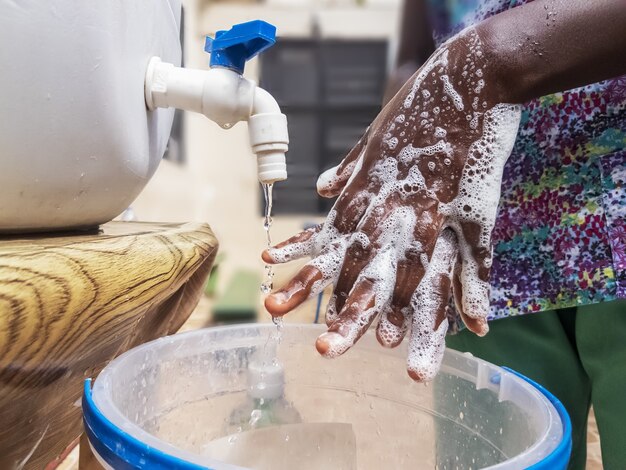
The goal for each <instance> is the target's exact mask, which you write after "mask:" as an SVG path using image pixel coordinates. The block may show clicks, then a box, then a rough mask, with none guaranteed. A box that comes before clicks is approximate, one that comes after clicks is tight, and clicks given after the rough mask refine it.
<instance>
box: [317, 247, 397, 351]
mask: <svg viewBox="0 0 626 470" xmlns="http://www.w3.org/2000/svg"><path fill="white" fill-rule="evenodd" d="M395 264H396V261H395V253H394V252H393V249H392V248H391V247H388V248H387V249H386V250H384V251H382V252H380V253H379V254H378V255H377V256H376V257H375V258H374V260H373V261H372V262H371V263H370V264H369V265H368V266H367V268H366V269H365V270H364V271H363V272H362V274H361V275H360V276H359V279H358V280H357V282H356V283H355V285H354V288H353V289H352V290H351V292H350V295H349V297H348V299H347V301H346V302H345V304H344V306H343V308H342V309H341V312H340V313H339V315H338V318H337V320H336V321H335V322H334V323H333V324H332V325H330V327H329V328H328V332H327V333H324V334H322V335H320V337H319V338H318V339H317V342H316V347H317V350H318V351H319V353H320V354H322V355H323V356H326V357H335V356H338V355H341V354H343V353H344V352H346V351H347V350H348V349H349V348H350V347H352V346H353V345H354V343H356V342H357V341H358V340H359V338H360V337H361V336H363V334H365V332H366V331H367V329H368V328H369V326H370V325H371V324H372V321H373V320H374V319H375V318H376V316H377V315H378V314H379V313H380V312H381V311H382V309H383V308H384V306H385V305H386V303H387V302H388V300H389V299H390V298H391V294H392V289H393V285H394V273H395V270H396V266H395Z"/></svg>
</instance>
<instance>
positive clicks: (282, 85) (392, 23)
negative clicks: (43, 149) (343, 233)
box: [126, 0, 401, 328]
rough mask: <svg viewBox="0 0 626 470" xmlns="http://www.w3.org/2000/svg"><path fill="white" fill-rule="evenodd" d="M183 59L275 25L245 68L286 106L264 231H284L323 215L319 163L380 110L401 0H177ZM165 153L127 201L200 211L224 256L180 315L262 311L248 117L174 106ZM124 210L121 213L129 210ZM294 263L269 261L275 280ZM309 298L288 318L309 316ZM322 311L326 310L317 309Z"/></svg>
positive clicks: (145, 209)
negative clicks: (269, 40) (233, 121)
mask: <svg viewBox="0 0 626 470" xmlns="http://www.w3.org/2000/svg"><path fill="white" fill-rule="evenodd" d="M183 4H184V20H183V32H182V38H181V39H182V43H183V49H184V62H185V65H186V66H187V67H193V68H202V69H204V68H208V61H209V56H208V54H206V53H205V52H204V50H203V48H204V38H205V36H207V35H210V36H214V35H215V32H216V31H217V30H220V29H229V28H230V27H231V26H232V25H233V24H236V23H242V22H244V21H249V20H254V19H262V20H265V21H268V22H270V23H272V24H274V25H275V26H276V27H277V30H278V32H277V34H278V36H279V39H278V42H277V43H276V45H275V46H274V47H273V48H271V49H269V50H268V51H266V52H265V53H263V54H262V55H261V57H260V58H256V59H254V60H253V61H251V62H250V63H249V64H248V65H247V67H246V72H245V76H246V77H247V78H249V79H252V80H255V81H257V82H259V83H260V85H261V86H262V87H264V88H266V89H267V90H268V91H270V93H272V94H273V95H274V96H275V97H276V99H277V100H278V102H279V104H280V105H281V107H282V109H283V112H284V113H285V114H287V117H288V120H289V131H290V140H291V143H290V150H289V153H288V154H287V161H288V172H289V179H288V180H287V181H285V182H281V183H278V184H277V185H276V187H275V192H274V214H275V216H274V225H273V226H272V232H271V234H272V238H273V240H274V241H275V242H278V241H281V240H283V239H285V238H287V237H289V236H290V235H292V234H294V233H296V232H298V231H300V230H302V228H303V227H306V226H308V225H310V224H314V223H318V222H320V221H322V220H323V214H325V213H326V212H327V211H328V209H329V208H330V206H331V205H332V203H333V201H328V200H324V199H322V198H319V197H318V196H317V193H316V191H315V182H316V179H317V176H318V175H319V173H320V172H321V171H323V170H325V169H327V168H330V167H331V166H334V165H336V164H337V163H338V162H339V161H340V160H341V158H343V156H344V155H345V154H346V153H347V151H348V150H350V148H351V147H352V146H353V145H354V144H355V143H356V141H357V140H358V138H359V137H360V136H361V134H362V133H363V132H364V131H365V129H366V127H367V126H368V125H369V123H370V122H371V121H372V120H373V119H374V117H376V115H377V114H378V111H379V110H380V104H381V101H382V96H383V90H384V85H385V77H386V74H387V72H388V70H389V69H390V67H391V62H392V58H393V57H394V47H395V45H394V42H395V37H396V31H397V28H398V26H397V25H398V22H399V19H400V18H399V15H400V6H401V0H256V1H255V0H230V1H229V0H221V1H220V0H184V1H183ZM179 113H180V114H179V115H177V118H176V122H175V124H174V129H173V132H172V137H171V139H170V144H169V148H168V152H167V154H166V157H165V161H164V162H163V163H162V164H161V165H160V167H159V169H158V171H157V173H156V175H155V176H154V177H153V179H152V180H151V181H150V183H149V184H148V186H147V187H146V189H145V190H144V191H143V193H142V194H141V195H140V196H139V197H138V199H137V200H136V201H135V202H134V203H133V205H132V213H133V216H134V217H135V218H136V219H137V220H141V221H150V222H185V221H201V222H208V223H209V224H210V225H211V227H212V229H213V230H214V231H215V233H216V235H217V237H218V239H219V241H220V247H221V249H220V256H219V259H218V263H217V266H216V268H215V269H214V272H213V273H212V276H211V279H210V281H209V283H208V285H207V289H206V295H205V297H204V298H203V299H202V301H201V302H200V305H199V307H198V309H197V312H196V314H195V315H194V316H193V317H192V319H191V321H190V324H189V325H188V327H195V328H197V327H201V326H204V325H205V324H210V323H228V322H235V321H250V320H252V319H254V318H258V319H259V320H260V321H269V315H268V314H267V313H266V312H265V311H264V309H263V308H262V298H261V297H262V296H261V293H260V290H259V284H260V282H261V280H262V277H263V276H264V265H263V263H262V261H261V260H260V253H261V251H262V250H263V248H264V247H265V233H264V230H263V221H262V210H263V195H262V192H261V189H260V186H259V183H258V182H257V179H256V162H255V160H254V158H255V157H254V156H253V154H252V153H251V152H250V147H249V145H248V134H247V128H246V124H245V123H239V124H237V125H236V126H235V127H234V128H233V129H230V130H228V131H225V130H223V129H221V128H219V127H218V126H217V125H216V124H214V123H212V122H211V121H209V120H208V119H206V118H205V117H203V116H201V115H193V114H191V113H189V114H187V113H183V112H179ZM126 216H129V214H126ZM297 269H298V266H297V265H296V263H293V265H290V266H282V267H281V266H279V267H277V268H276V269H275V271H276V277H275V282H274V284H275V286H277V285H281V284H282V283H283V282H285V281H286V280H287V279H288V278H289V276H290V275H291V274H293V273H294V272H295V271H296V270H297ZM316 308H317V302H316V301H315V300H313V301H310V302H309V303H308V304H307V305H305V306H303V307H302V308H300V309H299V311H297V312H293V313H292V314H291V315H290V316H289V318H288V319H286V321H297V322H312V321H314V320H315V313H316ZM320 316H321V320H322V321H323V316H324V315H323V312H322V313H321V315H320Z"/></svg>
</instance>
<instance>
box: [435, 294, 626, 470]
mask: <svg viewBox="0 0 626 470" xmlns="http://www.w3.org/2000/svg"><path fill="white" fill-rule="evenodd" d="M446 342H447V346H448V347H449V348H451V349H456V350H459V351H469V352H471V353H472V354H473V355H475V356H477V357H480V358H482V359H484V360H486V361H488V362H491V363H493V364H497V365H500V366H508V367H510V368H512V369H514V370H516V371H518V372H520V373H522V374H524V375H526V376H527V377H529V378H531V379H533V380H535V381H536V382H538V383H540V384H542V385H543V386H545V387H546V388H547V389H548V390H550V391H551V392H552V393H554V395H556V396H557V397H558V398H559V400H561V402H562V403H563V404H564V405H565V408H566V409H567V411H568V412H569V415H570V417H571V419H572V426H573V434H572V438H573V451H572V459H571V461H570V466H569V468H570V469H574V470H578V469H584V468H585V461H586V457H587V448H586V447H587V446H586V436H587V416H588V414H589V407H590V405H591V404H593V408H594V412H595V415H596V421H597V423H598V430H599V433H600V441H601V446H602V461H603V465H604V468H605V469H606V470H614V469H615V470H624V469H626V301H623V300H618V301H614V302H607V303H602V304H596V305H590V306H585V307H578V308H568V309H562V310H555V311H550V312H542V313H539V314H530V315H523V316H519V317H511V318H506V319H502V320H497V321H494V322H491V323H490V332H489V334H488V335H487V336H485V337H484V338H479V337H477V336H476V335H474V334H473V333H471V332H469V331H462V332H460V333H459V334H457V335H454V336H449V337H448V339H447V341H446Z"/></svg>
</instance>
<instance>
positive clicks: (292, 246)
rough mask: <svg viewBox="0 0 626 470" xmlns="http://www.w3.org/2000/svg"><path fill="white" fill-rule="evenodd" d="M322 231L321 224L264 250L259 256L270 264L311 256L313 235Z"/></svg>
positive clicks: (313, 241)
mask: <svg viewBox="0 0 626 470" xmlns="http://www.w3.org/2000/svg"><path fill="white" fill-rule="evenodd" d="M321 230H322V224H319V225H316V226H315V227H311V228H308V229H306V230H303V231H302V232H300V233H298V234H296V235H294V236H293V237H291V238H289V239H287V240H285V241H284V242H281V243H279V244H278V245H275V246H273V247H272V248H268V249H267V250H264V251H263V253H262V254H261V258H263V261H265V262H266V263H270V264H276V263H286V262H288V261H292V260H295V259H299V258H304V257H305V256H311V254H312V252H313V245H314V243H315V235H317V234H318V233H319V232H320V231H321Z"/></svg>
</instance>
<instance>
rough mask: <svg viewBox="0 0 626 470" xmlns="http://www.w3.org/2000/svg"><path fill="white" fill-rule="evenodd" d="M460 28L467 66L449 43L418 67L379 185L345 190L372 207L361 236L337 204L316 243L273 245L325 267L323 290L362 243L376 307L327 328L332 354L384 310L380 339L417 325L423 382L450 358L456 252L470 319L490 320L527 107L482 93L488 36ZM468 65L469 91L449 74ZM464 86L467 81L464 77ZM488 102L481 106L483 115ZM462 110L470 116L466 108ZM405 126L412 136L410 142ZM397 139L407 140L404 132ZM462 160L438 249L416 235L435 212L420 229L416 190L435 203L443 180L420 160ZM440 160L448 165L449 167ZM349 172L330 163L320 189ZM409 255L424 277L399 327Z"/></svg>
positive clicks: (412, 357)
mask: <svg viewBox="0 0 626 470" xmlns="http://www.w3.org/2000/svg"><path fill="white" fill-rule="evenodd" d="M461 35H464V36H465V39H466V42H467V43H468V44H469V50H470V53H469V54H468V56H467V57H466V58H461V59H460V63H459V59H458V57H457V58H456V59H455V61H456V62H455V63H454V64H452V65H451V66H450V68H449V67H448V65H449V64H448V62H449V59H450V53H449V51H448V49H447V46H446V45H447V44H448V43H446V45H444V46H442V47H441V48H440V49H439V50H438V51H437V52H436V53H435V54H434V55H433V56H432V57H431V59H429V61H428V62H427V63H426V64H425V65H424V66H423V67H422V68H421V69H420V71H419V72H418V73H417V74H416V76H415V79H414V80H413V83H412V84H411V88H410V89H409V91H408V93H407V95H406V97H405V99H404V101H403V109H402V111H401V112H400V113H398V114H397V115H396V116H391V117H390V118H389V119H388V121H387V122H388V124H387V126H386V128H385V129H382V130H379V131H378V132H380V135H381V137H382V145H381V147H380V150H379V152H380V153H379V155H380V159H378V160H375V161H373V162H372V163H371V165H370V167H369V168H368V175H367V181H370V182H371V184H370V185H369V186H368V185H365V186H366V187H365V189H363V188H360V189H359V190H356V189H351V190H350V194H349V196H348V195H347V194H348V193H344V194H343V195H342V196H340V199H341V198H342V197H344V196H345V198H344V199H342V203H343V204H344V207H345V205H346V204H347V207H348V208H349V209H350V210H349V212H350V213H358V214H363V215H362V216H361V219H360V220H359V223H358V224H357V227H356V230H355V231H354V232H353V233H342V232H340V230H339V229H337V227H336V219H337V212H336V206H335V207H333V209H331V211H330V212H329V215H328V218H327V220H326V223H325V224H324V226H323V227H322V228H321V229H320V230H319V232H317V233H316V234H314V235H313V236H312V237H311V239H310V240H307V241H303V242H300V243H296V244H294V245H291V246H288V247H284V248H280V249H273V250H271V255H272V256H273V257H274V259H275V260H277V261H279V262H280V261H281V260H289V259H295V258H296V257H301V256H305V255H310V256H312V257H313V258H314V259H313V260H312V261H311V262H310V265H312V266H314V267H316V268H317V269H319V271H320V272H321V273H322V279H321V280H320V281H318V282H316V284H315V285H314V287H313V289H312V292H311V295H316V294H317V293H318V292H320V291H321V290H322V289H323V288H325V287H326V286H327V285H329V284H331V283H332V284H334V285H335V286H336V284H337V280H338V277H339V275H340V273H341V269H342V265H343V262H344V259H345V256H346V252H347V250H348V248H349V247H351V246H358V247H359V248H360V249H361V250H362V251H363V252H365V253H370V255H371V260H369V262H368V263H367V265H366V266H365V268H364V269H363V271H362V272H361V273H360V274H359V277H358V280H357V282H356V283H355V284H359V283H360V282H365V281H368V282H369V283H371V285H372V288H373V293H374V306H373V307H372V308H369V309H366V310H365V311H363V312H361V313H360V314H359V315H358V318H357V319H356V321H355V322H354V323H353V324H349V323H345V322H342V328H341V334H338V333H329V334H325V335H323V336H324V339H325V340H326V342H327V344H328V346H329V349H328V352H327V355H328V356H331V357H332V356H336V355H339V354H342V353H343V352H345V351H346V350H347V349H348V348H349V347H350V346H351V345H352V344H353V343H354V341H356V340H357V339H358V337H359V335H360V334H361V333H362V331H363V330H364V329H365V328H366V327H367V326H368V325H369V324H370V322H371V321H372V319H373V318H374V317H375V316H376V315H378V314H381V315H380V321H379V325H378V335H379V338H380V339H381V342H383V344H388V345H392V344H396V343H397V342H398V341H400V340H401V339H402V337H403V336H404V334H405V333H406V331H407V330H408V329H409V328H410V329H411V342H410V347H409V358H408V368H409V370H411V371H413V372H415V373H416V374H417V375H418V376H419V377H421V378H423V379H426V380H428V379H430V378H432V377H433V376H434V374H435V373H436V371H437V370H438V368H439V365H440V363H441V358H442V355H443V349H444V347H445V343H444V337H445V334H446V331H447V327H448V323H447V320H444V321H443V322H442V323H441V325H439V326H438V327H437V328H436V329H435V324H436V321H437V313H438V312H439V311H440V310H441V309H442V308H444V306H445V304H447V298H443V297H442V296H447V294H448V293H447V292H443V291H441V289H439V288H437V287H438V286H439V283H440V282H442V280H444V281H445V279H446V278H448V281H449V278H450V277H451V275H452V270H453V266H454V264H455V263H456V260H457V253H460V255H461V258H462V261H463V264H462V267H461V274H460V275H461V281H462V284H463V296H462V309H463V311H464V313H465V314H466V315H468V316H469V317H471V318H484V317H485V316H486V314H487V312H488V306H489V305H488V304H489V285H488V283H487V282H486V281H483V280H481V279H480V277H479V271H480V269H481V268H482V267H483V266H484V267H487V268H488V267H490V266H491V262H492V259H491V256H490V255H484V253H490V237H491V231H492V229H493V226H494V223H495V217H496V212H497V204H498V199H499V194H500V184H501V179H502V171H503V168H504V164H505V162H506V159H507V158H508V155H509V154H510V152H511V150H512V146H513V144H514V141H515V137H516V131H517V126H518V125H519V119H520V107H519V106H515V105H509V104H498V105H495V106H493V107H492V108H488V105H487V103H486V101H485V100H484V99H483V98H484V97H483V96H482V94H481V93H483V91H484V88H485V86H486V83H485V79H484V77H485V67H486V64H484V62H485V61H484V59H482V60H481V61H480V62H481V63H480V64H479V65H480V66H479V67H477V65H476V63H475V62H476V59H477V58H480V57H482V55H483V54H482V46H481V44H480V39H479V37H478V35H477V34H476V32H475V31H474V30H473V29H467V30H465V31H464V32H462V33H461ZM461 66H462V68H463V73H462V77H463V78H462V80H466V83H465V86H464V87H462V88H459V89H464V90H467V91H468V94H467V96H465V95H464V96H461V94H460V93H459V92H458V91H457V89H456V88H455V86H454V85H453V83H452V80H451V78H450V77H451V76H453V75H451V74H450V75H449V74H448V71H449V69H451V68H460V67H461ZM458 83H459V84H460V85H463V82H462V81H460V82H458ZM426 86H427V87H428V90H427V89H426ZM438 94H439V96H441V101H440V102H438V103H437V106H435V103H434V101H433V100H434V96H438ZM464 99H467V100H468V101H467V103H468V105H471V109H468V110H465V103H464V101H463V100H464ZM479 106H480V107H481V108H482V109H481V111H480V112H479V111H478V108H479ZM468 108H469V107H468ZM430 110H432V113H431V112H430ZM462 111H465V113H462V114H461V112H462ZM459 114H460V117H459V118H457V117H456V116H458V115H459ZM442 115H444V116H445V117H446V118H447V117H448V116H449V115H452V117H453V119H457V121H453V122H452V125H454V126H464V127H465V128H466V129H468V130H467V135H468V136H469V137H471V138H472V140H473V143H472V144H471V145H470V147H469V149H468V151H467V157H466V156H465V155H462V156H461V155H458V154H457V155H455V152H456V151H457V150H456V149H455V148H454V147H453V145H452V144H451V143H450V142H448V141H447V140H446V139H447V136H448V131H447V130H446V129H445V128H444V127H443V125H442V124H441V123H436V122H435V120H438V119H440V117H441V116H442ZM444 122H445V119H444ZM409 124H410V126H409ZM436 124H439V125H436ZM418 131H419V134H420V135H422V134H423V135H425V136H430V137H426V138H425V140H426V139H430V141H427V142H425V143H429V144H430V145H423V146H414V145H413V143H415V142H419V140H416V139H415V136H416V135H417V134H418ZM406 132H409V133H412V134H413V138H412V139H411V141H410V142H408V143H407V139H406V138H405V133H406ZM398 136H399V137H400V138H403V139H398ZM432 142H434V143H432ZM453 143H454V144H456V142H453ZM461 157H462V158H464V159H465V160H466V163H465V165H464V167H463V169H462V171H461V177H460V181H459V183H458V184H459V194H458V196H457V197H455V198H454V199H453V200H452V201H451V202H446V203H443V202H439V204H438V206H437V207H438V209H437V210H438V213H439V215H440V216H443V225H442V226H441V228H440V230H441V233H440V236H439V237H438V239H437V242H436V244H435V247H434V250H433V252H432V253H431V254H430V255H429V254H428V253H427V252H425V251H424V247H422V245H421V243H419V241H417V242H416V240H415V239H414V238H415V236H416V235H415V234H416V232H417V231H419V228H420V227H424V226H429V225H430V224H429V223H428V221H427V220H426V215H427V214H428V213H424V214H419V216H420V218H421V219H420V222H419V223H420V227H418V226H417V223H418V217H417V214H416V210H415V208H414V207H413V206H412V204H413V202H412V201H413V200H412V199H411V196H413V195H415V194H417V193H420V192H422V193H424V194H425V195H426V196H427V197H429V198H431V199H432V200H436V199H437V194H438V191H439V190H440V187H441V185H442V182H441V181H440V180H441V178H432V175H429V179H428V180H427V179H426V178H424V175H423V174H422V173H421V170H420V167H421V168H427V169H428V171H430V172H432V173H434V174H435V175H438V174H439V173H437V171H439V172H441V171H442V170H444V171H445V170H446V168H445V167H444V166H443V165H445V166H450V165H452V162H453V161H459V158H461ZM364 159H365V150H363V151H362V152H361V154H360V155H359V157H358V158H357V159H356V161H355V162H354V163H353V164H351V165H350V166H347V167H346V170H345V171H348V170H349V171H350V172H351V176H350V178H349V179H348V183H347V186H346V187H349V186H350V183H351V182H352V181H353V179H354V178H355V177H356V175H358V174H359V172H360V171H362V169H363V166H364ZM424 159H427V160H426V162H427V164H426V165H423V162H424ZM437 162H443V165H441V164H439V163H437ZM342 173H344V172H342ZM344 179H345V178H344V177H343V175H341V176H340V175H338V170H337V169H333V171H331V170H329V171H328V172H325V173H323V174H322V176H320V179H319V180H318V188H319V187H328V186H332V185H334V184H337V183H338V182H339V180H342V181H343V180H344ZM427 181H428V183H427ZM429 185H432V186H429ZM374 188H375V189H374ZM397 196H399V198H398V197H397ZM392 197H393V198H394V199H393V201H394V203H393V205H392V206H391V207H393V210H391V211H390V213H389V214H385V209H383V208H384V207H385V206H388V201H389V200H391V199H390V198H392ZM347 198H349V199H347ZM403 201H405V203H404V205H403ZM430 223H432V220H431V221H430ZM468 223H471V224H476V225H477V226H479V227H480V238H479V242H478V245H477V246H471V245H470V243H469V241H468V240H466V238H465V236H464V227H465V226H466V224H468ZM366 224H368V225H367V226H368V227H375V230H374V231H373V233H369V232H368V233H365V231H364V230H363V227H364V226H365V225H366ZM477 250H478V251H477ZM477 252H478V253H483V255H482V259H479V260H478V261H477V260H476V259H475V255H476V253H477ZM407 253H411V258H410V259H412V260H415V259H419V262H420V263H421V265H422V267H423V268H424V270H425V275H424V277H423V279H422V281H421V283H420V284H419V286H418V287H417V289H416V290H415V292H414V293H413V295H412V297H411V302H410V304H409V305H408V306H406V307H405V308H403V310H402V312H401V313H402V315H403V317H404V319H403V321H402V324H401V325H396V324H394V323H392V322H391V321H390V319H389V315H390V314H391V313H393V312H392V310H391V309H392V307H391V304H392V300H393V299H392V295H393V291H394V286H395V283H396V270H397V266H398V263H399V262H400V261H403V260H406V259H407V258H406V257H407ZM478 262H481V263H482V266H479V264H478ZM336 294H337V293H335V294H333V296H332V298H331V300H330V302H329V306H328V310H327V312H326V320H327V323H328V324H332V323H333V322H335V321H337V320H338V314H339V312H337V310H336V307H337V297H336ZM348 294H349V293H348Z"/></svg>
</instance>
